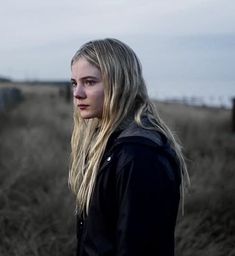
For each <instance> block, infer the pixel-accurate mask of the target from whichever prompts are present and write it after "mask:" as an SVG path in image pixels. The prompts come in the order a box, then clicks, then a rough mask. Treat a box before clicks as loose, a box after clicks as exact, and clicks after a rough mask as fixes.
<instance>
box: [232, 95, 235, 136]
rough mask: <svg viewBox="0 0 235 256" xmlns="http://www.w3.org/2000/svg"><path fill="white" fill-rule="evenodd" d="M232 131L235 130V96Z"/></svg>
mask: <svg viewBox="0 0 235 256" xmlns="http://www.w3.org/2000/svg"><path fill="white" fill-rule="evenodd" d="M232 104H233V105H232V131H233V132H235V98H233V99H232Z"/></svg>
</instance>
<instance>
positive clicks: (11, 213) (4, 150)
mask: <svg viewBox="0 0 235 256" xmlns="http://www.w3.org/2000/svg"><path fill="white" fill-rule="evenodd" d="M44 89H45V88H44ZM44 89H42V90H44ZM71 112H72V111H71V106H70V105H68V104H66V103H65V102H64V101H63V100H62V99H59V98H58V97H57V96H56V94H54V93H50V94H48V93H44V95H43V94H42V93H40V94H38V93H36V94H33V93H32V92H31V93H29V94H27V95H26V101H25V102H24V103H22V104H21V105H19V106H18V107H17V108H16V109H14V110H12V111H11V112H10V113H8V114H7V115H5V117H4V118H2V120H1V129H0V141H1V144H0V170H1V171H0V227H1V228H0V255H1V256H5V255H6V256H8V255H17V256H20V255H22V256H23V255H24V256H25V255H30V256H32V255H73V251H74V247H75V236H74V229H75V225H74V222H75V219H74V213H73V210H74V205H73V200H72V198H71V194H70V192H69V189H68V186H67V174H68V161H69V143H70V142H69V140H70V133H71V120H72V119H71Z"/></svg>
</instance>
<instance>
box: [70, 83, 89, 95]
mask: <svg viewBox="0 0 235 256" xmlns="http://www.w3.org/2000/svg"><path fill="white" fill-rule="evenodd" d="M73 96H74V97H75V98H77V99H84V98H86V92H85V90H84V87H83V86H82V85H81V84H77V86H76V87H75V88H74V89H73Z"/></svg>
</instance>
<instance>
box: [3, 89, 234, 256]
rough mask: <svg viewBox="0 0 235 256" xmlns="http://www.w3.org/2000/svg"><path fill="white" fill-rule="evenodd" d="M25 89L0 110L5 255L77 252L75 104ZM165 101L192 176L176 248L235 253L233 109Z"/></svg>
mask: <svg viewBox="0 0 235 256" xmlns="http://www.w3.org/2000/svg"><path fill="white" fill-rule="evenodd" d="M22 88H23V87H22ZM22 90H23V93H24V95H25V100H24V102H22V103H21V104H20V105H18V106H17V107H15V108H14V109H11V110H9V112H8V113H7V114H4V115H2V116H1V117H0V227H1V228H0V255H1V256H11V255H12V256H16V255H17V256H39V255H40V256H47V255H48V256H49V255H50V256H51V255H53V256H56V255H63V256H64V255H68V256H70V255H74V251H75V217H74V203H73V197H72V195H71V193H70V191H69V189H68V186H67V175H68V163H69V150H70V134H71V129H72V107H71V104H69V103H66V102H65V100H64V99H63V98H61V97H59V93H58V89H57V88H49V87H46V86H43V87H27V86H26V87H25V88H24V89H22ZM158 109H159V112H160V114H161V116H162V117H163V119H165V120H166V122H167V123H168V125H169V126H170V127H171V128H172V129H173V130H174V131H175V133H176V134H178V137H179V138H180V140H181V141H182V143H183V145H184V152H185V155H186V157H187V163H188V167H189V172H190V176H191V183H192V186H191V189H190V191H189V192H188V194H187V195H186V198H185V213H184V216H182V214H181V211H179V217H178V222H177V229H176V255H177V256H204V255H206V256H233V255H235V193H234V192H235V186H234V184H235V175H234V172H235V157H234V154H235V135H234V134H232V133H231V128H230V126H231V124H230V119H231V113H230V111H229V110H224V109H209V108H194V107H185V106H182V105H172V104H165V103H159V104H158Z"/></svg>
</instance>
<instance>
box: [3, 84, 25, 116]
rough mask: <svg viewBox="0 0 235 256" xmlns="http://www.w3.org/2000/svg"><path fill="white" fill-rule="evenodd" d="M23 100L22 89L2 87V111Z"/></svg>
mask: <svg viewBox="0 0 235 256" xmlns="http://www.w3.org/2000/svg"><path fill="white" fill-rule="evenodd" d="M22 100H23V95H22V92H21V90H19V89H17V88H1V89H0V113H3V112H5V111H6V110H8V109H9V108H10V107H12V106H14V105H16V104H17V103H19V102H21V101H22Z"/></svg>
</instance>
